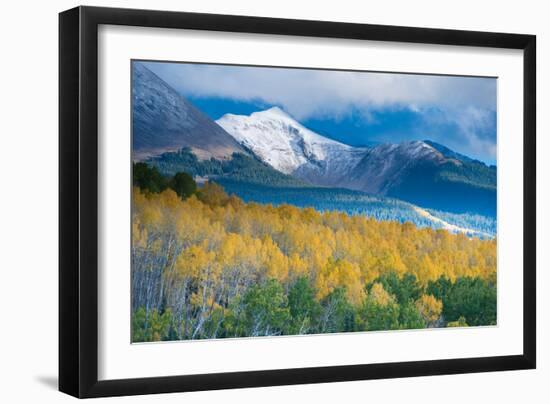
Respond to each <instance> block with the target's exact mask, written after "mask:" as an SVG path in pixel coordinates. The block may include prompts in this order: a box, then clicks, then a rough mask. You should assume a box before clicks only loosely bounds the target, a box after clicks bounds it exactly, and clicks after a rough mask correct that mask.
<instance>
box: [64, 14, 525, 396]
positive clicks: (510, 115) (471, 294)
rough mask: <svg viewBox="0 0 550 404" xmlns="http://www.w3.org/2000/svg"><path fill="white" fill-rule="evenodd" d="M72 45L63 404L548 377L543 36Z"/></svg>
mask: <svg viewBox="0 0 550 404" xmlns="http://www.w3.org/2000/svg"><path fill="white" fill-rule="evenodd" d="M59 27H60V36H59V38H60V42H59V46H60V49H59V55H60V56H59V57H60V59H59V79H60V87H59V91H60V93H59V96H60V97H59V98H60V104H59V111H60V112H59V113H60V117H59V125H60V126H59V128H60V129H59V136H60V162H59V164H60V255H59V257H60V266H59V286H60V287H59V301H60V302H59V307H60V313H59V314H60V321H59V352H60V353H59V388H60V390H61V391H63V392H65V393H68V394H71V395H73V396H76V397H101V396H115V395H132V394H148V393H162V392H183V391H195V390H208V389H226V388H238V387H257V386H273V385H284V384H299V383H321V382H333V381H346V380H362V379H379V378H395V377H410V376H426V375H440V374H457V373H468V372H487V371H499V370H514V369H533V368H535V363H536V361H535V358H536V341H535V335H536V330H535V317H536V316H535V302H536V288H535V270H536V268H535V260H536V259H535V248H536V247H535V245H536V243H535V234H536V232H535V120H536V115H535V109H536V108H535V100H536V86H535V66H536V63H535V52H536V45H535V44H536V41H535V37H534V36H532V35H520V34H504V33H488V32H471V31H454V30H443V29H425V28H410V27H396V26H380V25H365V24H349V23H338V22H321V21H306V20H285V19H272V18H260V17H244V16H226V15H212V14H195V13H180V12H164V11H145V10H124V9H108V8H93V7H78V8H75V9H72V10H68V11H65V12H63V13H61V14H60V18H59Z"/></svg>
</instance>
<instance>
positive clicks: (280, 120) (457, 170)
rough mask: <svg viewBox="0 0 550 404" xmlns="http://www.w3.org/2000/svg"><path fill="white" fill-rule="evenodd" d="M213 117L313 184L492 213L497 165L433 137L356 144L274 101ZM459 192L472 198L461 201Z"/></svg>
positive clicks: (258, 151)
mask: <svg viewBox="0 0 550 404" xmlns="http://www.w3.org/2000/svg"><path fill="white" fill-rule="evenodd" d="M216 122H217V123H218V124H219V125H220V126H221V127H223V128H224V129H225V130H226V132H227V133H229V134H230V135H231V136H233V137H234V138H235V140H236V141H237V142H239V143H240V144H241V145H242V146H243V147H245V148H247V149H248V150H250V151H251V152H252V153H254V154H255V155H256V156H257V157H258V158H259V159H260V160H261V161H263V162H264V163H266V164H268V165H270V166H272V167H273V168H275V169H276V170H278V171H281V172H284V173H285V174H288V175H292V176H294V177H297V178H299V179H301V180H304V181H307V182H309V183H311V184H313V185H316V186H328V187H343V188H348V189H352V190H358V191H363V192H367V193H370V194H374V195H384V196H392V197H396V198H401V199H404V200H408V201H410V202H413V203H419V202H421V203H422V206H425V207H428V208H434V209H440V210H449V211H451V212H456V213H462V212H475V213H482V214H489V215H495V214H496V168H495V167H494V166H487V165H486V164H484V163H482V162H480V161H478V160H475V159H472V158H470V157H467V156H465V155H462V154H460V153H457V152H454V151H453V150H451V149H449V148H447V147H446V146H443V145H441V144H439V143H436V142H433V141H429V140H428V141H421V140H413V141H405V142H401V143H385V144H380V145H376V146H373V147H354V146H350V145H346V144H344V143H341V142H338V141H335V140H332V139H329V138H327V137H325V136H323V135H320V134H317V133H315V132H313V131H312V130H310V129H308V128H306V127H305V126H303V125H302V124H301V123H300V122H298V121H296V120H295V119H294V118H293V117H291V116H290V115H289V114H287V113H286V112H284V111H283V110H282V109H280V108H278V107H273V108H270V109H267V110H265V111H258V112H254V113H252V114H250V115H248V116H247V115H234V114H226V115H224V116H222V117H221V118H220V119H218V120H217V121H216ZM412 185H414V187H412ZM414 188H415V189H414ZM463 192H466V193H467V194H468V193H469V194H470V196H471V197H472V198H473V199H472V200H469V201H465V202H459V200H460V199H463V195H464V194H463ZM423 193H424V196H423ZM461 203H462V206H461Z"/></svg>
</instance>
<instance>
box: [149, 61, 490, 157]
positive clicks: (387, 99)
mask: <svg viewBox="0 0 550 404" xmlns="http://www.w3.org/2000/svg"><path fill="white" fill-rule="evenodd" d="M146 65H147V67H149V68H150V69H151V70H152V71H153V72H155V73H156V74H157V75H158V76H160V77H161V78H162V79H163V80H165V81H166V82H167V83H168V84H170V85H171V86H172V87H174V88H175V89H176V90H177V91H179V92H181V93H182V94H184V95H187V96H192V97H219V98H228V99H233V100H238V101H260V102H263V103H266V104H271V105H279V106H281V107H283V108H284V109H285V110H286V111H287V112H289V113H290V114H292V115H293V116H294V117H295V118H296V119H298V120H302V121H303V120H307V119H334V120H338V119H341V118H343V117H345V116H347V115H348V114H350V113H352V112H353V113H355V114H357V113H359V114H360V115H361V116H363V117H364V119H365V120H367V121H368V120H369V119H370V117H371V116H372V114H373V113H378V112H380V111H383V110H388V109H408V110H411V111H414V112H416V113H418V114H420V115H422V116H423V117H424V118H425V120H426V123H427V124H433V125H436V124H440V125H441V124H447V125H454V126H455V127H456V128H458V130H459V131H460V132H462V134H463V136H464V142H467V143H468V144H469V146H470V147H471V148H472V149H475V150H476V151H477V153H476V154H479V155H487V156H491V155H492V156H494V155H495V143H496V130H495V122H494V116H495V112H496V79H491V78H473V77H451V76H433V75H412V74H392V73H371V72H342V71H324V70H307V69H284V68H264V67H261V68H258V67H244V66H217V65H200V64H179V63H156V62H148V63H146Z"/></svg>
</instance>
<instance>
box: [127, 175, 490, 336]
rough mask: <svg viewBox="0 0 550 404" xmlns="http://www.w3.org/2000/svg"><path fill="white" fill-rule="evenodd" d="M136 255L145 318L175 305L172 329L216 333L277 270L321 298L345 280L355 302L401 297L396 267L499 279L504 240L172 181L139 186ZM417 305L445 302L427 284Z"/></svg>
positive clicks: (425, 276)
mask: <svg viewBox="0 0 550 404" xmlns="http://www.w3.org/2000/svg"><path fill="white" fill-rule="evenodd" d="M132 263H133V310H134V312H137V310H138V309H140V308H141V309H143V308H145V309H144V310H145V314H144V319H143V321H142V323H140V324H147V321H148V320H147V319H148V314H147V313H148V312H147V310H148V309H147V308H148V307H152V308H154V309H155V310H157V314H156V315H157V316H158V313H159V312H160V311H166V310H169V312H170V316H172V317H171V318H172V321H173V322H175V323H174V324H177V327H176V330H175V331H174V333H175V335H174V336H173V337H172V339H182V338H197V337H199V336H201V335H210V334H204V333H205V332H206V331H205V330H206V328H208V327H211V328H212V330H213V331H212V333H213V334H212V335H214V337H215V336H217V335H218V334H217V333H218V332H219V331H218V330H219V329H221V328H222V327H223V326H224V324H225V323H227V322H228V320H227V318H228V317H227V316H228V315H229V314H232V315H234V314H235V313H233V312H231V311H235V310H236V313H237V315H238V313H240V311H239V310H241V312H242V310H244V309H243V307H244V306H243V304H244V303H243V299H244V298H243V296H244V297H246V293H247V291H250V290H251V288H252V287H254V286H255V285H262V284H265V282H267V281H269V280H274V281H276V282H277V285H281V286H280V288H281V290H280V291H279V290H278V289H277V290H275V289H276V288H275V289H273V290H271V291H270V293H272V296H280V294H281V293H282V296H283V297H284V296H285V294H287V293H289V290H290V288H291V287H292V285H294V284H295V283H296V281H297V280H299V279H307V280H308V284H311V287H312V294H313V296H312V299H314V300H315V301H316V302H323V301H326V299H329V298H331V297H332V296H333V295H334V293H335V292H336V291H338V290H342V291H344V293H345V299H347V301H348V302H349V304H350V305H352V306H353V307H362V306H363V305H364V304H373V305H375V306H376V307H390V306H391V307H394V306H396V305H397V304H396V302H395V297H394V296H393V295H392V294H390V293H388V291H386V290H385V289H384V286H383V285H382V284H381V283H378V282H377V279H379V278H380V277H381V276H383V275H385V274H389V273H392V274H396V275H397V276H398V277H403V276H404V275H406V274H410V275H414V277H415V278H416V279H417V281H418V283H419V284H420V285H421V286H422V287H425V286H426V285H427V284H428V283H429V282H431V281H436V280H437V279H439V278H441V277H445V278H447V279H449V280H451V281H452V282H454V280H455V279H457V278H464V277H471V278H481V279H487V280H494V279H496V240H481V239H477V238H472V239H470V238H468V237H466V236H464V235H461V234H457V235H454V234H450V233H448V232H447V231H444V230H433V229H429V228H418V227H416V226H414V225H412V224H410V223H405V224H400V223H397V222H382V221H376V220H374V219H369V218H367V217H364V216H350V215H347V214H345V213H340V212H324V213H321V212H318V211H316V210H314V209H311V208H306V209H299V208H296V207H294V206H290V205H282V206H279V207H274V206H271V205H260V204H255V203H244V202H243V201H242V200H240V199H238V198H236V197H232V196H227V195H226V194H225V193H224V192H223V189H221V187H219V186H217V185H216V184H206V185H205V186H204V187H203V188H202V189H201V191H200V193H199V194H198V195H197V196H195V195H193V196H191V197H189V198H187V199H185V200H182V199H180V198H179V197H178V196H177V195H176V193H175V192H173V191H171V190H165V191H163V192H161V193H158V194H152V193H143V192H142V191H140V190H139V189H137V188H135V189H134V191H133V216H132ZM369 284H370V285H371V286H370V290H368V288H366V285H369ZM274 287H275V286H274ZM260 292H262V291H257V293H260ZM258 296H260V294H258ZM258 299H259V298H258ZM277 299H278V297H277ZM245 300H246V299H245ZM283 300H284V299H283ZM258 301H261V300H258ZM268 303H269V302H267V303H266V304H268ZM314 303H315V302H314ZM413 306H414V307H413ZM373 307H374V306H373ZM271 309H273V310H275V309H278V308H271ZM408 309H410V310H413V311H414V310H416V311H417V313H418V314H419V315H420V316H421V318H422V319H423V322H424V324H426V325H428V326H430V325H434V324H435V323H436V322H437V321H438V319H439V318H440V315H441V312H442V302H441V301H440V300H439V299H436V298H435V297H434V296H432V295H430V294H422V295H421V296H420V297H419V298H418V299H416V300H415V301H414V304H413V305H412V306H411V307H409V308H408ZM230 312H231V313H230ZM243 313H244V312H243ZM243 315H244V314H243ZM243 318H244V317H243ZM247 318H248V317H247ZM250 318H252V319H253V320H250V321H255V320H254V318H255V317H254V316H252V317H250ZM174 319H175V320H174ZM247 321H248V320H247ZM258 321H259V320H258ZM308 321H309V320H308ZM354 321H355V320H354ZM365 321H366V320H365ZM142 326H143V325H142ZM216 327H217V328H216ZM302 328H303V327H302ZM300 329H301V328H300V327H298V328H297V330H300ZM208 330H210V328H208ZM209 332H210V331H209ZM243 332H244V331H243ZM296 332H298V331H296Z"/></svg>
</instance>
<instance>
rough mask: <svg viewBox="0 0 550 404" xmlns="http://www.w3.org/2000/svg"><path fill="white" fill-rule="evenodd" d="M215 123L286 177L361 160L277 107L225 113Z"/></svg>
mask: <svg viewBox="0 0 550 404" xmlns="http://www.w3.org/2000/svg"><path fill="white" fill-rule="evenodd" d="M216 122H217V123H218V125H220V126H221V127H222V128H223V129H225V130H226V131H227V132H228V133H229V134H230V135H232V136H233V137H234V138H235V140H237V141H238V142H239V143H240V144H241V145H243V146H244V147H246V148H248V149H249V150H251V151H252V152H253V153H254V154H255V155H256V156H257V157H259V158H260V159H261V160H262V161H264V162H265V163H267V164H269V165H271V166H272V167H273V168H275V169H277V170H279V171H281V172H283V173H285V174H292V173H295V172H296V171H297V170H300V171H304V170H305V172H308V171H310V170H312V169H313V170H315V171H318V170H323V171H325V170H326V169H327V168H331V169H334V168H337V167H335V165H337V166H339V165H342V164H345V165H346V166H349V164H354V163H357V162H358V161H359V159H360V156H359V154H361V153H358V152H357V149H356V148H353V147H351V146H348V145H345V144H343V143H340V142H337V141H335V140H332V139H328V138H326V137H324V136H321V135H319V134H317V133H315V132H313V131H311V130H309V129H308V128H306V127H305V126H303V125H302V124H300V123H299V122H298V121H296V120H295V119H294V118H292V117H291V116H290V115H289V114H287V113H286V112H285V111H283V110H282V109H281V108H279V107H273V108H270V109H267V110H265V111H258V112H254V113H252V114H251V115H249V116H246V115H233V114H226V115H224V116H222V117H221V118H220V119H218V120H217V121H216ZM339 171H341V170H337V171H336V172H335V173H337V172H339Z"/></svg>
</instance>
